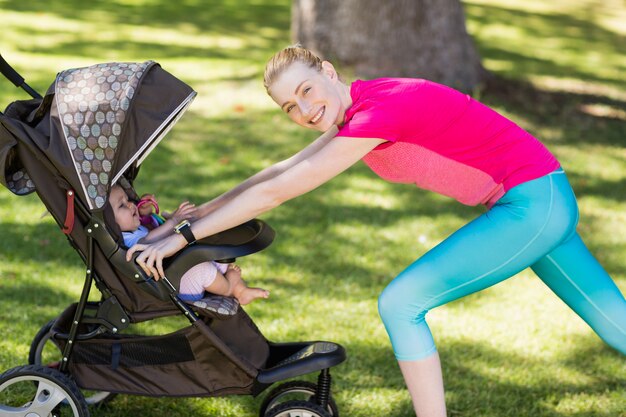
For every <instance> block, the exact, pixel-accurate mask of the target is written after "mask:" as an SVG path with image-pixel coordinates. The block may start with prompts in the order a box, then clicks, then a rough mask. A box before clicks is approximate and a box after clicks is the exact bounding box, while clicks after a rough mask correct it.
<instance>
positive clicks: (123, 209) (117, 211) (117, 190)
mask: <svg viewBox="0 0 626 417" xmlns="http://www.w3.org/2000/svg"><path fill="white" fill-rule="evenodd" d="M109 203H110V204H111V207H112V208H113V214H114V215H115V223H117V225H118V226H119V227H120V230H121V231H122V232H133V231H135V230H137V228H138V227H139V225H140V222H139V212H138V211H137V206H136V205H135V203H133V202H132V201H128V196H127V195H126V193H125V192H124V190H123V189H122V187H120V186H119V185H114V186H113V188H111V193H110V194H109Z"/></svg>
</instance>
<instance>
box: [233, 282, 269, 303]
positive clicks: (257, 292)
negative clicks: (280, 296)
mask: <svg viewBox="0 0 626 417" xmlns="http://www.w3.org/2000/svg"><path fill="white" fill-rule="evenodd" d="M234 295H235V298H237V301H239V304H241V305H242V306H245V305H246V304H250V303H251V302H253V301H254V300H256V299H257V298H268V297H269V296H270V292H269V291H267V290H264V289H263V288H250V287H246V284H245V283H244V284H243V288H242V289H241V290H240V291H237V292H235V294H234Z"/></svg>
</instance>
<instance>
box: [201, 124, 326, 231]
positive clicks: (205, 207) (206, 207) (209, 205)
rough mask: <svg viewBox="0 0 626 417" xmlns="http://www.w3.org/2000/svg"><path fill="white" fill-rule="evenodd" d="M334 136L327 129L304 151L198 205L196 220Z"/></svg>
mask: <svg viewBox="0 0 626 417" xmlns="http://www.w3.org/2000/svg"><path fill="white" fill-rule="evenodd" d="M336 134H337V128H336V127H333V128H332V129H329V130H328V131H326V132H324V133H323V134H322V135H320V136H319V137H318V138H317V139H315V140H314V141H313V142H311V143H310V144H309V145H308V146H306V147H305V148H304V149H302V150H301V151H300V152H298V153H296V154H295V155H293V156H291V157H290V158H288V159H285V160H283V161H280V162H277V163H275V164H273V165H272V166H270V167H267V168H265V169H264V170H262V171H260V172H258V173H256V174H255V175H253V176H251V177H250V178H248V179H247V180H245V181H243V182H241V183H240V184H239V185H237V186H236V187H234V188H232V189H230V190H229V191H227V192H225V193H224V194H222V195H220V196H218V197H216V198H214V199H213V200H210V201H208V202H206V203H204V204H202V205H200V206H199V207H197V211H196V219H198V218H201V217H205V216H207V215H208V214H209V213H211V212H213V211H215V210H217V209H218V208H220V207H222V206H223V205H224V204H226V203H227V202H229V201H230V200H232V199H233V198H235V197H237V196H238V195H239V194H241V193H242V192H244V191H245V190H247V189H249V188H250V187H253V186H255V185H256V184H259V183H261V182H264V181H268V180H270V179H272V178H274V177H276V176H278V175H280V174H282V173H283V172H285V171H287V170H288V169H289V168H291V167H293V166H294V165H296V164H298V163H300V162H301V161H302V160H304V159H306V158H308V157H309V156H311V155H313V154H314V153H316V152H317V151H319V150H320V149H321V148H323V147H324V146H325V145H326V144H327V143H328V142H329V141H330V140H331V139H332V138H333V137H334V136H335V135H336Z"/></svg>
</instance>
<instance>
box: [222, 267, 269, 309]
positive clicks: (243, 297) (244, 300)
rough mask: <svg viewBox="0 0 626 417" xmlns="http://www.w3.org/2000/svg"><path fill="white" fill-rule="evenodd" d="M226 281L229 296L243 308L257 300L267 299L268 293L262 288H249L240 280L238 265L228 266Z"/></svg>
mask: <svg viewBox="0 0 626 417" xmlns="http://www.w3.org/2000/svg"><path fill="white" fill-rule="evenodd" d="M225 276H226V279H227V280H228V282H229V283H230V288H231V294H232V296H233V297H235V298H236V299H237V301H239V304H241V305H242V306H245V305H246V304H250V303H251V302H253V301H254V300H256V299H257V298H267V297H269V296H270V292H269V291H267V290H264V289H263V288H250V287H248V286H247V285H246V282H245V281H244V280H243V279H242V278H241V268H239V266H238V265H235V264H230V265H228V269H227V270H226V274H225Z"/></svg>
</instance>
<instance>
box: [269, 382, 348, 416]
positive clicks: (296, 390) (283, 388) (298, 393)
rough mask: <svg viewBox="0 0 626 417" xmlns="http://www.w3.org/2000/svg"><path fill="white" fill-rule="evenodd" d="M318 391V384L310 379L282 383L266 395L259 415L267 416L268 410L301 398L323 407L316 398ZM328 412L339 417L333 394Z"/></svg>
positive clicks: (301, 400) (329, 414) (329, 401)
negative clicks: (309, 380)
mask: <svg viewBox="0 0 626 417" xmlns="http://www.w3.org/2000/svg"><path fill="white" fill-rule="evenodd" d="M316 391H317V385H315V384H314V383H312V382H308V381H290V382H285V383H284V384H280V385H279V386H277V387H276V388H274V389H273V390H272V391H270V393H269V394H267V396H266V397H265V400H263V404H261V409H260V411H259V416H260V417H265V416H266V415H268V414H267V412H268V411H269V410H272V409H274V408H275V407H277V406H278V405H280V404H283V403H285V402H293V401H295V400H300V401H299V402H303V401H304V402H308V403H312V404H314V405H317V406H318V407H320V408H321V406H319V405H318V404H317V401H316V400H315V392H316ZM326 412H327V414H328V416H329V417H339V410H338V409H337V404H336V403H335V400H333V398H332V396H331V397H330V399H329V400H328V406H327V408H326ZM286 416H289V414H286ZM294 416H298V414H294Z"/></svg>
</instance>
